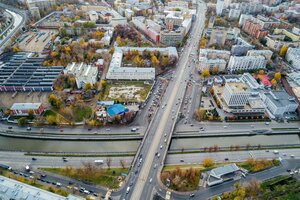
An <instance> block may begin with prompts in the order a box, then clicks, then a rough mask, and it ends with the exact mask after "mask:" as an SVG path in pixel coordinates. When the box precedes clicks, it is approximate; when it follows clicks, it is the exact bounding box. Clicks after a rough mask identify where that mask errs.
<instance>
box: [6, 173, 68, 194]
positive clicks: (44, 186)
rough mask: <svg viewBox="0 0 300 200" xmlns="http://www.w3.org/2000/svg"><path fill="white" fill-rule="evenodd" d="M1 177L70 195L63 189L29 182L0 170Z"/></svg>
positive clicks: (32, 181)
mask: <svg viewBox="0 0 300 200" xmlns="http://www.w3.org/2000/svg"><path fill="white" fill-rule="evenodd" d="M0 175H2V176H5V177H7V178H11V179H14V180H16V181H19V182H22V183H25V184H28V185H31V186H33V187H37V188H40V189H43V190H47V191H49V192H52V193H55V194H59V195H62V196H65V197H66V196H68V195H69V193H68V192H67V191H65V190H63V189H60V188H57V187H54V186H48V185H43V184H40V183H38V182H37V181H34V180H28V179H25V178H24V177H21V176H16V175H14V174H13V173H12V172H10V171H7V170H0Z"/></svg>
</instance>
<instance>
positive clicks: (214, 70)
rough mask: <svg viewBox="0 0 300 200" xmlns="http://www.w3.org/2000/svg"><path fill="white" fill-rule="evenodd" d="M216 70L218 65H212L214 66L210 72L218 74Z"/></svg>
mask: <svg viewBox="0 0 300 200" xmlns="http://www.w3.org/2000/svg"><path fill="white" fill-rule="evenodd" d="M218 72H219V69H218V67H216V66H214V67H213V68H212V70H211V73H212V74H213V75H216V74H218Z"/></svg>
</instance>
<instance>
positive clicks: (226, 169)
mask: <svg viewBox="0 0 300 200" xmlns="http://www.w3.org/2000/svg"><path fill="white" fill-rule="evenodd" d="M238 170H240V168H239V167H238V166H237V165H236V164H235V163H233V164H229V165H224V166H222V167H217V168H214V169H212V170H211V171H210V174H211V175H213V176H214V177H217V178H221V176H223V175H226V174H230V173H233V172H235V171H238Z"/></svg>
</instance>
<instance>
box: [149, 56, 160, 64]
mask: <svg viewBox="0 0 300 200" xmlns="http://www.w3.org/2000/svg"><path fill="white" fill-rule="evenodd" d="M151 62H152V64H153V65H154V66H158V64H159V60H158V59H157V57H156V56H155V55H152V56H151Z"/></svg>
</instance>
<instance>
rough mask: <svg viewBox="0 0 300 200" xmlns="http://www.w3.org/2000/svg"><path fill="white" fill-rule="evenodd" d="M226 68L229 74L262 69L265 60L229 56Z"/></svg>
mask: <svg viewBox="0 0 300 200" xmlns="http://www.w3.org/2000/svg"><path fill="white" fill-rule="evenodd" d="M227 68H228V70H229V71H230V72H235V71H247V70H256V69H264V68H266V60H265V57H263V56H240V57H238V56H231V57H230V60H229V63H228V67H227Z"/></svg>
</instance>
